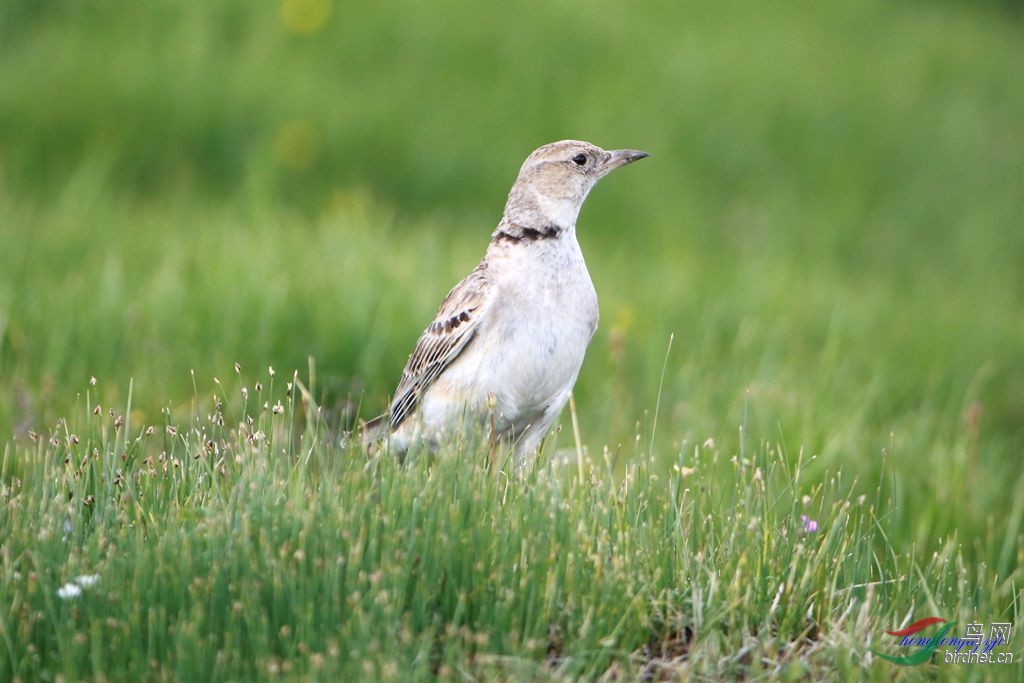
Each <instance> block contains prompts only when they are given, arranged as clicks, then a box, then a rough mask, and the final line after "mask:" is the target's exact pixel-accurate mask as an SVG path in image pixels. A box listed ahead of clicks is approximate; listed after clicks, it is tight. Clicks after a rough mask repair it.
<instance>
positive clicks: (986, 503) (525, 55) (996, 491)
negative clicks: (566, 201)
mask: <svg viewBox="0 0 1024 683" xmlns="http://www.w3.org/2000/svg"><path fill="white" fill-rule="evenodd" d="M1022 21H1024V15H1022V13H1021V11H1020V6H1019V5H1017V4H1012V3H995V2H987V3H985V2H975V3H972V2H913V1H910V2H903V3H889V2H882V1H880V0H879V1H872V0H865V1H863V2H856V3H797V4H783V3H757V2H720V3H695V2H651V3H622V2H611V1H605V0H599V1H595V2H589V3H579V2H563V1H554V2H552V1H546V2H525V3H506V4H503V5H491V4H485V3H467V2H455V1H453V0H442V1H441V2H436V3H423V4H413V3H398V2H389V1H387V0H384V1H383V2H382V1H379V0H375V1H374V2H345V3H340V2H331V0H283V1H282V2H274V3H248V2H242V1H241V0H218V1H214V2H203V3H199V2H185V3H178V2H167V1H159V0H158V1H153V2H145V3H131V2H113V1H93V2H79V1H71V0H68V1H64V2H58V1H53V2H36V1H33V0H5V2H4V3H2V4H0V240H2V247H0V434H2V435H3V437H4V439H5V440H6V439H8V438H13V439H14V440H16V441H18V442H25V441H26V440H27V438H28V437H27V434H28V432H29V430H35V431H37V432H39V433H46V432H47V430H48V429H50V428H51V427H52V425H53V424H54V423H55V421H56V420H57V419H58V418H59V417H60V416H62V415H66V414H68V413H69V412H70V411H72V410H74V408H75V406H76V405H77V404H78V403H79V402H80V401H81V400H82V398H81V397H82V396H84V392H85V390H86V388H87V387H88V386H89V380H90V378H91V377H95V378H97V382H98V386H97V389H96V390H94V391H98V392H99V396H100V397H101V401H102V403H103V405H104V407H106V406H108V405H120V406H122V407H123V405H124V403H125V401H126V400H127V391H128V385H129V382H133V384H134V400H133V408H134V409H135V410H136V411H137V413H138V418H137V421H136V422H135V424H146V423H147V422H148V423H152V422H154V421H157V420H158V416H159V411H160V409H161V408H163V407H166V406H176V405H181V404H188V403H189V402H191V401H192V400H194V397H195V396H196V395H197V394H198V395H199V396H200V397H202V396H204V395H206V393H207V392H208V390H209V388H210V387H212V385H213V379H214V378H215V377H217V378H224V377H226V376H228V375H230V374H231V373H232V372H234V370H233V363H235V362H238V363H240V364H241V367H242V372H243V373H247V374H249V375H250V376H255V375H257V374H259V373H263V372H265V368H266V367H267V366H271V365H272V366H274V367H275V368H276V369H277V370H278V372H279V373H282V372H283V373H284V374H286V375H290V374H291V371H292V370H293V369H298V370H300V372H301V373H302V374H303V376H305V374H306V368H307V363H308V361H307V358H309V357H313V358H314V359H315V363H316V387H315V391H316V393H317V396H318V398H319V399H320V400H321V401H322V402H323V404H324V406H326V407H327V408H328V409H329V413H328V414H329V419H330V420H332V421H333V422H334V424H337V425H338V426H339V428H340V427H341V426H342V425H343V424H344V423H345V421H346V420H349V419H351V417H352V411H353V409H354V406H357V405H360V404H361V405H362V406H363V407H362V412H363V413H364V414H367V415H368V414H375V413H377V412H379V411H380V410H382V409H383V407H384V406H385V405H386V400H387V395H388V392H390V391H391V390H392V389H393V387H394V385H395V383H396V381H397V379H398V376H399V374H400V372H401V368H402V366H403V365H404V362H405V359H406V355H407V354H408V352H409V350H410V349H411V348H412V344H413V342H414V341H415V339H416V338H417V336H418V335H419V333H420V332H421V331H422V329H423V327H424V326H425V325H426V323H427V322H429V320H430V319H431V316H432V315H433V312H434V310H435V307H436V306H437V304H438V303H439V302H440V300H441V298H442V297H443V295H444V294H445V292H447V291H448V288H449V287H451V286H452V285H453V284H454V283H455V282H456V281H457V280H458V279H459V278H461V277H462V276H463V275H465V274H466V273H468V272H469V270H470V269H471V268H472V267H473V266H474V265H475V264H476V262H477V260H478V259H479V257H480V256H481V254H482V253H483V250H484V248H485V246H486V244H487V240H488V235H489V233H490V231H491V230H492V228H493V226H494V224H495V223H496V221H497V219H498V218H499V215H500V210H501V207H502V204H503V201H504V198H505V194H506V192H507V190H508V188H509V186H510V185H511V183H512V181H513V180H514V178H515V174H516V171H517V170H518V167H519V164H520V163H521V162H522V160H523V158H525V156H526V155H527V154H528V153H529V152H530V151H531V150H532V149H534V148H535V147H537V146H539V145H541V144H544V143H546V142H550V141H552V140H556V139H560V138H568V137H572V138H581V139H586V140H590V141H592V142H594V143H596V144H599V145H601V146H604V147H607V148H614V147H634V148H639V149H644V150H647V151H649V152H651V153H652V155H653V156H652V158H651V159H649V160H646V161H644V163H643V164H638V165H636V166H635V167H631V168H629V169H627V170H625V171H623V172H621V173H620V174H616V175H615V176H613V177H612V178H611V179H609V180H606V181H605V182H604V183H602V185H601V186H600V187H599V188H598V189H597V190H596V191H595V192H594V193H593V194H592V196H591V198H590V199H589V200H588V203H587V206H586V207H584V210H583V213H582V216H581V219H580V225H579V234H580V241H581V243H582V245H583V249H584V252H585V254H586V255H587V259H588V263H589V265H590V269H591V273H592V275H593V277H594V280H595V283H596V286H597V289H598V293H599V296H600V298H601V306H602V323H601V328H600V330H599V331H598V334H597V336H596V337H595V340H594V342H593V344H592V346H591V349H590V353H589V355H588V360H587V362H586V364H585V365H584V368H583V371H582V374H581V377H580V381H579V384H578V385H577V392H576V395H577V402H578V405H579V411H580V421H581V426H582V430H583V438H584V441H585V443H586V445H587V447H588V449H589V450H590V452H591V453H599V452H600V451H601V449H602V448H603V447H604V446H608V447H609V448H610V449H611V450H612V451H613V452H615V451H618V449H619V448H620V445H621V444H632V443H633V442H634V441H635V440H636V439H637V438H638V437H637V435H638V434H640V435H641V437H640V438H642V440H646V439H647V438H648V436H647V435H649V434H650V433H651V428H652V426H653V422H654V416H653V413H654V411H655V408H656V407H657V408H658V410H659V417H658V420H657V433H656V437H654V438H655V441H654V442H653V444H651V447H652V448H653V449H654V452H655V454H656V455H657V456H658V457H660V458H662V459H663V460H664V461H665V462H666V463H668V462H671V461H673V460H675V459H676V458H677V457H678V456H679V453H680V452H683V454H684V457H685V453H686V452H687V449H688V448H689V447H690V446H692V444H694V443H699V442H703V441H704V440H705V439H707V438H714V439H716V440H717V441H718V442H719V443H720V444H721V445H722V447H723V449H725V450H726V451H732V452H737V451H739V450H742V449H744V448H754V449H757V448H763V447H765V446H763V444H765V443H770V444H778V445H781V446H782V447H783V448H785V449H786V451H787V452H789V453H791V454H793V456H794V457H795V454H796V452H797V451H799V450H803V451H804V452H805V454H806V455H808V456H810V455H814V456H816V459H815V460H814V461H813V463H812V465H811V467H812V469H813V470H814V471H816V472H818V473H819V475H821V473H823V472H824V471H825V470H826V469H827V470H835V469H836V468H838V467H842V468H843V469H844V471H845V472H847V473H848V474H849V475H850V477H851V482H852V481H853V479H854V478H857V479H858V483H856V484H852V486H853V487H854V488H855V489H856V490H873V487H875V486H876V485H877V484H878V482H879V481H881V480H884V481H887V482H890V481H891V483H892V484H893V485H894V490H893V493H894V495H895V498H896V500H895V502H896V508H895V509H896V511H897V512H896V513H895V514H897V515H898V516H899V525H898V526H899V528H900V529H901V530H903V531H904V532H905V533H906V536H905V538H903V539H897V540H903V541H920V542H922V543H923V544H924V545H925V547H931V546H932V545H934V544H935V543H936V542H937V538H938V536H939V535H942V534H949V533H959V534H960V537H961V538H962V539H964V541H965V542H966V544H967V545H968V546H970V547H968V552H971V553H976V554H978V555H980V556H981V557H983V558H986V559H989V560H991V562H992V563H993V564H994V565H995V569H996V571H1002V572H1003V573H1004V575H1005V573H1006V572H1007V571H1009V570H1010V569H1011V568H1013V567H1014V566H1016V562H1017V561H1018V558H1016V557H1015V551H1014V550H1013V548H1014V547H1015V545H1014V544H1015V542H1016V539H1017V538H1018V537H1019V534H1020V533H1021V529H1020V526H1019V523H1020V519H1021V514H1022V512H1021V509H1020V506H1021V505H1022V504H1024V503H1022V502H1021V501H1022V500H1024V479H1022V475H1021V471H1022V470H1021V466H1020V463H1021V456H1022V455H1024V268H1022V265H1024V229H1022V228H1024V225H1022V223H1024V220H1022V219H1024V193H1022V189H1024V80H1022V77H1021V74H1022V67H1024V23H1022ZM673 335H674V337H673ZM670 337H673V342H672V343H671V349H670V350H669V346H670V343H669V339H670ZM666 358H667V360H666ZM663 367H664V380H663V382H662V369H663ZM196 387H198V388H196ZM659 387H660V389H659ZM659 391H660V393H659ZM659 397H660V398H659ZM741 425H742V426H743V433H742V435H740V432H739V428H740V426H741ZM12 435H13V437H12ZM559 443H560V444H561V445H568V444H569V443H570V440H569V439H568V437H567V436H565V435H563V436H561V437H559ZM633 452H634V450H633V448H632V446H630V447H629V448H626V449H625V450H624V451H623V453H624V454H626V455H624V456H623V457H627V456H628V454H630V453H633ZM1007 519H1009V520H1011V522H1012V520H1016V522H1013V523H1012V524H1011V528H1010V529H1008V531H1007V532H1006V543H1005V545H1002V546H1001V547H979V543H980V542H979V541H972V540H971V539H975V538H981V537H982V536H983V532H984V531H985V530H986V529H990V528H991V526H992V525H994V524H1002V523H1005V521H1006V520H1007ZM1014 526H1016V528H1013V527H1014Z"/></svg>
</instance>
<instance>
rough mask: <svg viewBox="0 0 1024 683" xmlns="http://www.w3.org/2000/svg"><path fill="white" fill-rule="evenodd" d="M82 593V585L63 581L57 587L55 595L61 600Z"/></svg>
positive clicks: (75, 596) (72, 597) (72, 598)
mask: <svg viewBox="0 0 1024 683" xmlns="http://www.w3.org/2000/svg"><path fill="white" fill-rule="evenodd" d="M81 594H82V587H81V586H79V585H78V584H77V583H65V584H64V585H63V586H61V587H60V588H58V589H57V597H58V598H60V599H61V600H74V599H75V598H77V597H78V596H80V595H81Z"/></svg>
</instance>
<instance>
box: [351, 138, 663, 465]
mask: <svg viewBox="0 0 1024 683" xmlns="http://www.w3.org/2000/svg"><path fill="white" fill-rule="evenodd" d="M648 156H650V155H649V154H648V153H647V152H641V151H639V150H634V149H618V150H612V151H606V150H604V149H601V148H600V147H598V146H596V145H593V144H591V143H589V142H583V141H580V140H562V141H559V142H553V143H550V144H547V145H544V146H542V147H540V148H538V149H536V150H534V151H533V152H532V153H531V154H530V155H529V156H528V157H527V158H526V160H525V161H524V162H523V164H522V167H521V168H520V170H519V175H518V177H517V178H516V181H515V183H514V184H513V185H512V189H511V190H510V191H509V194H508V200H507V201H506V203H505V208H504V211H503V213H502V217H501V220H500V221H499V222H498V225H497V227H496V228H495V229H494V231H493V233H492V234H491V241H490V244H489V245H488V247H487V250H486V252H485V254H484V257H483V259H482V260H481V261H480V263H479V265H477V266H476V268H474V269H473V271H472V272H471V273H470V274H469V275H468V276H466V278H464V279H463V280H462V281H461V282H459V283H458V284H457V285H455V287H453V288H452V290H451V291H450V292H448V295H447V296H446V297H445V298H444V300H443V302H442V303H441V306H440V308H439V309H438V311H437V314H436V316H435V317H434V320H433V321H432V322H431V323H430V325H428V326H427V328H426V330H424V332H423V334H422V335H421V336H420V338H419V340H418V341H417V342H416V345H415V347H414V348H413V351H412V353H411V354H410V355H409V359H408V361H407V363H406V365H405V369H404V370H403V371H402V377H401V380H400V381H399V383H398V387H397V388H396V390H395V392H394V394H393V397H392V400H391V403H390V406H389V407H388V410H387V412H386V413H385V414H384V415H381V416H380V417H377V418H375V419H373V420H370V421H369V422H366V423H364V424H363V427H362V429H363V441H364V443H366V444H375V443H381V442H383V441H386V442H387V444H388V446H389V448H390V449H391V451H392V452H394V453H396V454H397V455H398V456H399V458H400V459H404V458H405V455H406V453H407V452H408V451H409V450H410V449H412V448H414V447H416V446H417V445H421V446H425V447H426V448H427V449H428V450H431V451H436V450H437V449H438V448H439V447H440V446H441V445H442V444H443V443H446V442H449V441H451V440H453V439H454V438H455V437H457V436H458V435H459V434H464V433H466V432H467V431H468V430H472V429H476V430H479V431H480V432H487V431H489V436H490V438H491V439H492V441H493V442H495V443H497V442H501V443H504V444H506V445H507V446H510V447H511V451H512V452H511V454H512V456H513V459H514V464H515V467H516V469H517V471H521V470H522V468H523V467H524V466H525V465H526V464H527V463H528V462H529V461H530V460H531V458H532V456H533V455H534V454H535V453H536V451H537V449H538V447H539V446H540V445H541V442H542V440H543V439H544V437H545V435H546V434H547V433H548V431H549V430H550V429H551V426H552V425H553V424H554V422H555V420H556V419H557V418H558V415H559V413H560V412H561V410H562V408H563V407H564V406H565V404H566V402H567V401H568V400H569V396H570V393H571V391H572V388H573V386H574V385H575V383H576V378H577V377H578V375H579V372H580V368H581V366H582V364H583V359H584V355H585V353H586V350H587V346H588V345H589V344H590V340H591V339H592V338H593V336H594V332H595V331H596V330H597V324H598V300H597V292H596V290H595V289H594V284H593V282H592V280H591V278H590V273H589V272H588V271H587V265H586V263H585V261H584V259H583V252H582V251H581V249H580V245H579V242H578V241H577V239H576V221H577V218H578V216H579V213H580V208H581V207H582V206H583V202H584V200H586V198H587V195H588V194H589V193H590V190H591V189H592V188H593V187H594V185H596V184H597V182H598V181H599V180H600V179H601V178H603V177H604V176H606V175H608V174H609V173H611V172H612V171H614V170H615V169H617V168H620V167H622V166H625V165H627V164H631V163H633V162H634V161H638V160H639V159H643V158H645V157H648Z"/></svg>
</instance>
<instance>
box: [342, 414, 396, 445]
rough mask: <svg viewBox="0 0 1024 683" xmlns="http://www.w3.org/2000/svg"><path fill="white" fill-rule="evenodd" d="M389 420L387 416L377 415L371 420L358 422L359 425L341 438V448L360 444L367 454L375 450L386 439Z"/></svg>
mask: <svg viewBox="0 0 1024 683" xmlns="http://www.w3.org/2000/svg"><path fill="white" fill-rule="evenodd" d="M389 427H390V420H388V416H387V415H378V416H377V417H375V418H373V419H372V420H360V421H359V425H358V426H357V427H356V428H355V429H354V430H352V431H351V432H346V433H345V435H344V436H343V437H342V438H341V447H342V448H348V447H349V446H350V445H351V444H353V443H356V442H358V443H361V444H362V445H363V448H364V449H366V451H367V452H370V451H371V450H375V449H376V448H377V447H378V446H379V445H380V442H381V441H383V440H384V439H385V438H387V435H388V430H389ZM354 439H355V440H358V441H353V440H354Z"/></svg>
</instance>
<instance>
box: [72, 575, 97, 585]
mask: <svg viewBox="0 0 1024 683" xmlns="http://www.w3.org/2000/svg"><path fill="white" fill-rule="evenodd" d="M99 580H100V575H99V574H83V575H82V576H78V577H75V583H77V584H78V585H79V586H81V587H82V588H92V587H93V586H95V585H96V584H97V583H99Z"/></svg>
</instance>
